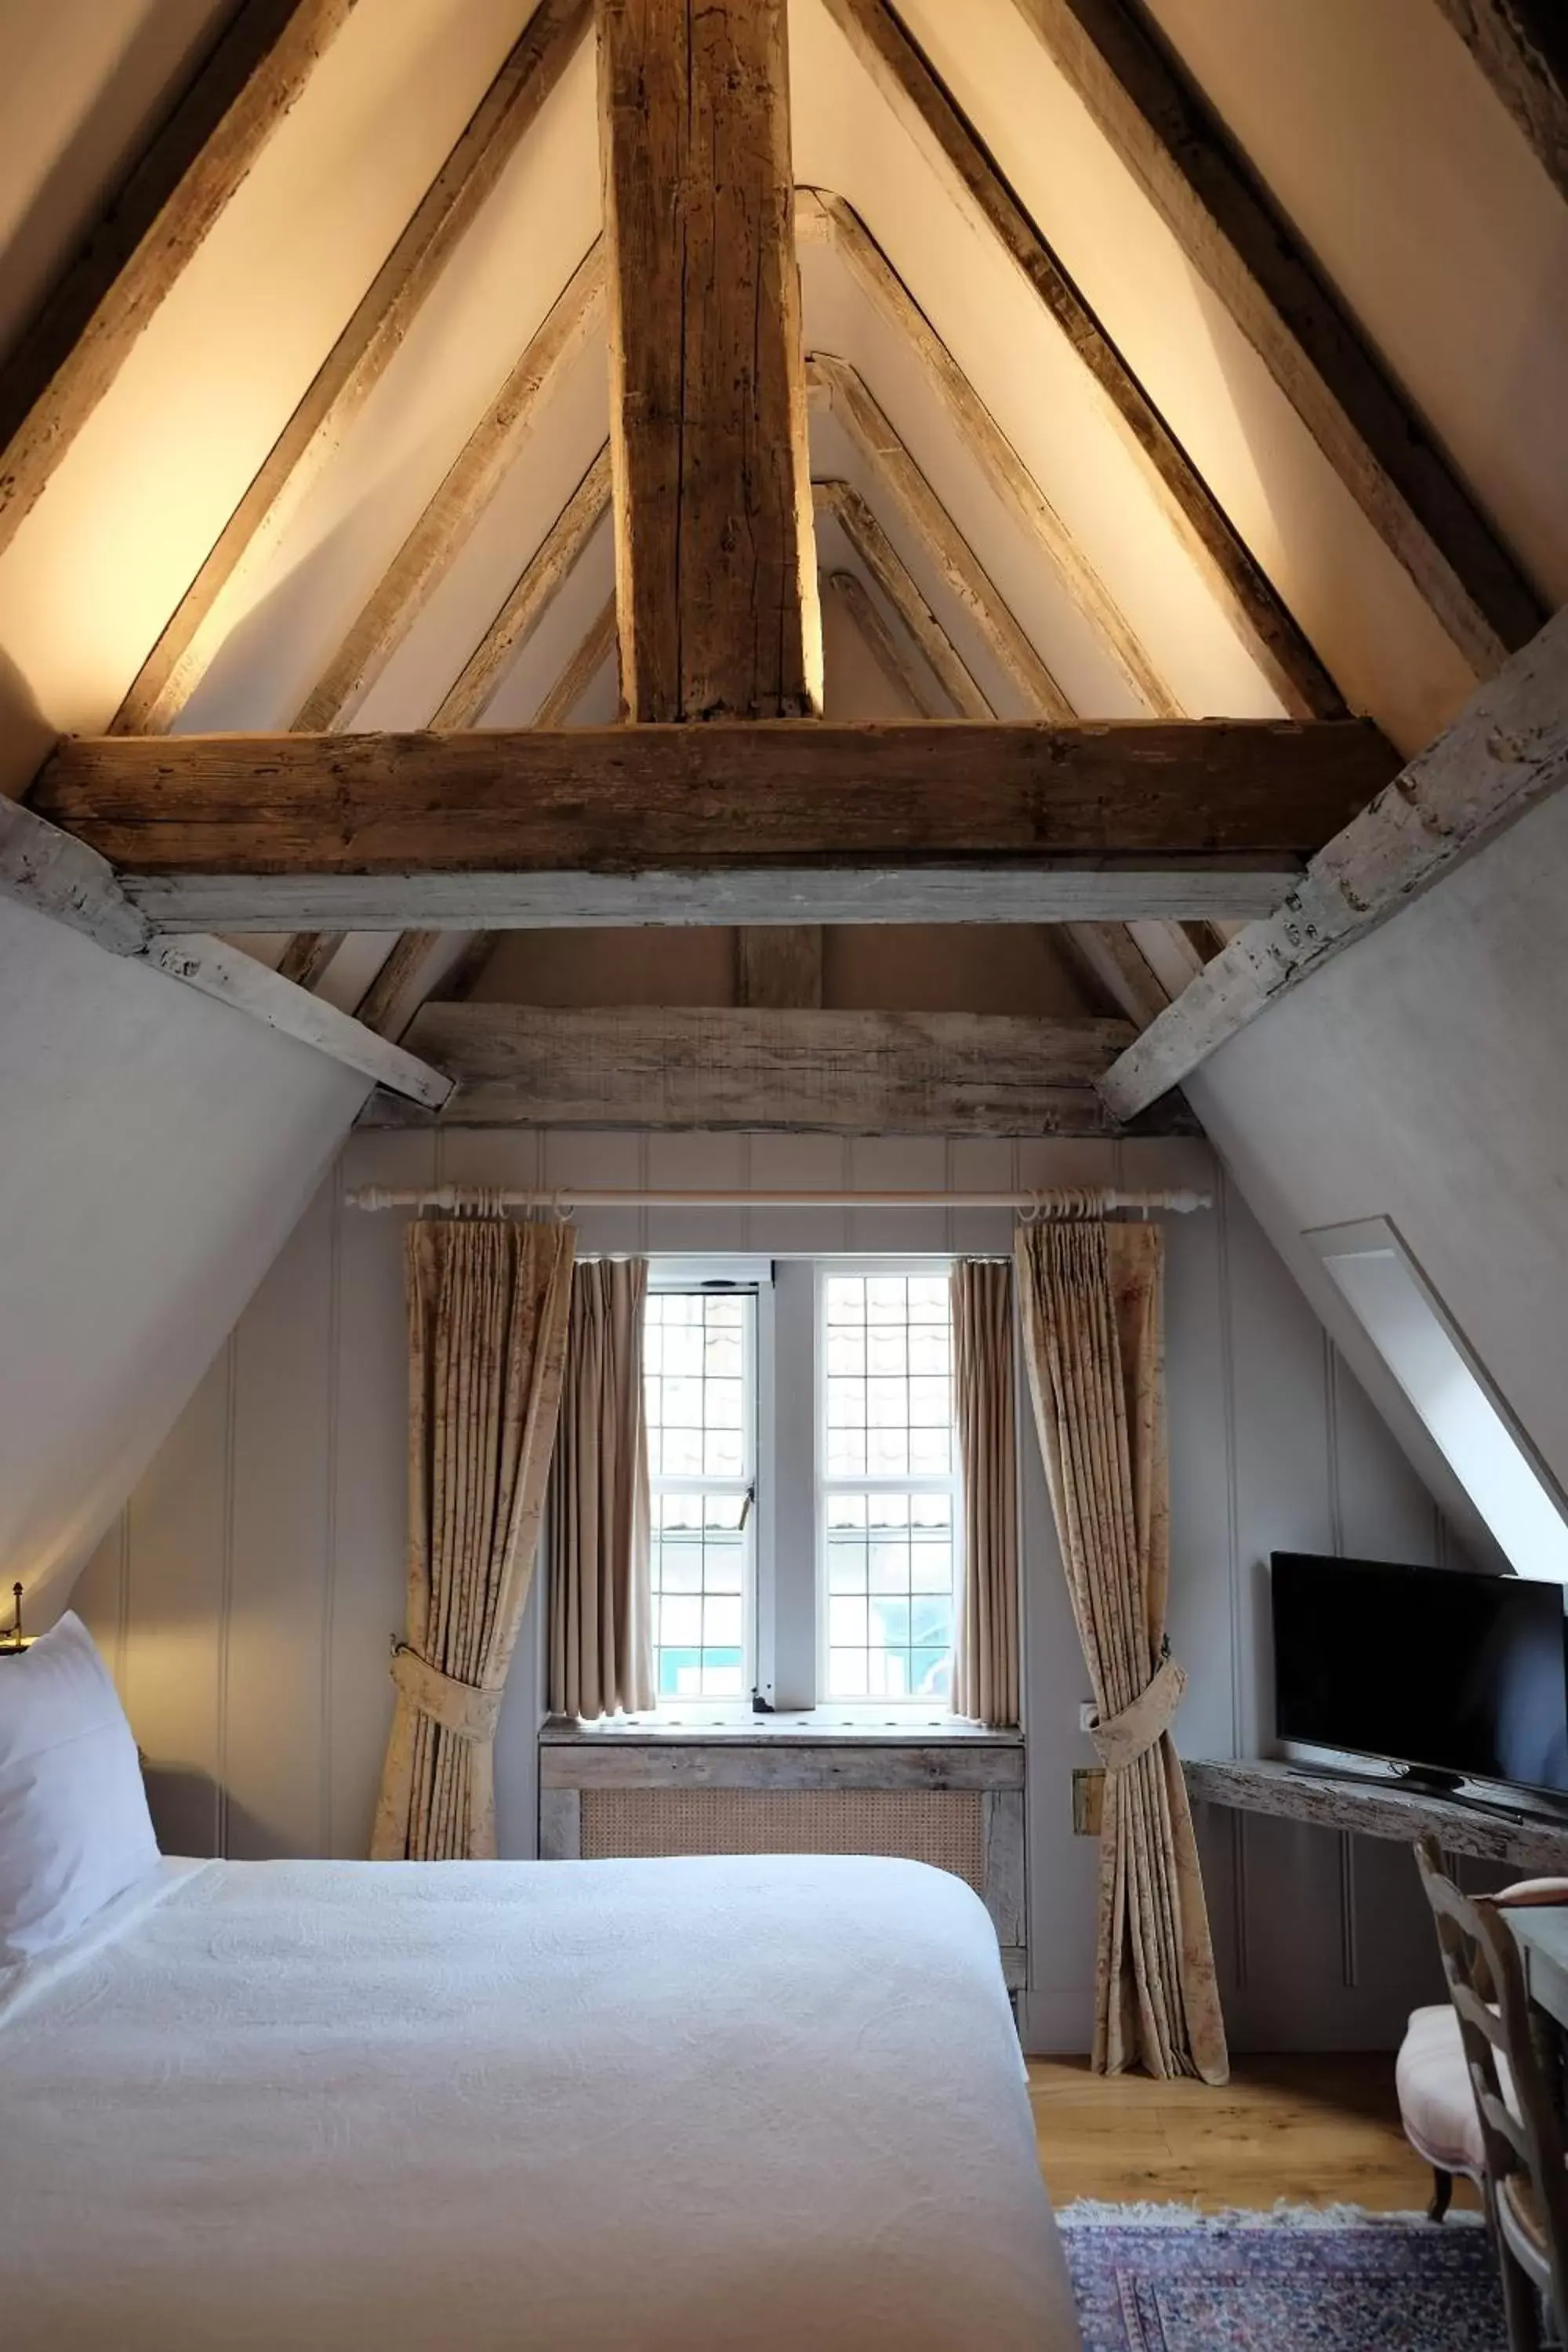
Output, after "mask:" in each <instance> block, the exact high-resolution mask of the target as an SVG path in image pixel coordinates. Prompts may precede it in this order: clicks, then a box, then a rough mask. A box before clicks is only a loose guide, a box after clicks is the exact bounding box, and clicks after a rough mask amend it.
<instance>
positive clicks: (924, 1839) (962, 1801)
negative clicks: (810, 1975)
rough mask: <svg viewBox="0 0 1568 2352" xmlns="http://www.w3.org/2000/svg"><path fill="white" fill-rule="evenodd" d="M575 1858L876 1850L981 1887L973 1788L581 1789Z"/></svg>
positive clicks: (980, 1834) (979, 1890) (978, 1798)
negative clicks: (579, 1834) (579, 1840)
mask: <svg viewBox="0 0 1568 2352" xmlns="http://www.w3.org/2000/svg"><path fill="white" fill-rule="evenodd" d="M582 1804H583V1813H582V1845H581V1849H580V1850H581V1853H582V1855H583V1858H584V1861H595V1862H603V1861H609V1860H612V1859H619V1858H621V1857H623V1856H629V1855H641V1854H677V1853H877V1854H891V1855H894V1856H896V1857H898V1858H899V1859H900V1860H902V1861H906V1862H927V1863H930V1864H932V1866H933V1867H934V1868H936V1869H937V1870H950V1871H951V1872H952V1874H953V1876H954V1877H955V1878H962V1879H963V1880H964V1881H965V1882H966V1883H967V1884H968V1885H971V1886H973V1889H974V1891H975V1893H976V1894H977V1895H979V1894H984V1888H985V1840H984V1819H983V1812H982V1805H983V1798H982V1794H981V1791H980V1790H977V1789H584V1790H583V1796H582Z"/></svg>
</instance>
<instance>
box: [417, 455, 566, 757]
mask: <svg viewBox="0 0 1568 2352" xmlns="http://www.w3.org/2000/svg"><path fill="white" fill-rule="evenodd" d="M609 504H610V446H609V443H608V442H606V443H605V446H604V447H603V448H602V449H601V450H600V452H599V454H598V456H597V457H595V460H594V462H593V464H592V465H591V466H590V467H589V468H588V470H587V472H586V473H585V474H584V477H583V478H582V480H581V481H580V482H579V483H578V485H577V487H576V488H575V489H574V491H573V493H572V495H571V497H570V498H569V499H567V501H566V504H565V505H564V506H563V508H562V509H561V512H560V513H559V514H558V515H557V516H556V518H555V520H554V521H553V522H552V524H551V526H550V529H549V530H547V531H546V532H545V534H544V537H543V538H542V540H541V541H540V543H539V546H538V548H537V550H536V551H535V552H534V554H533V555H532V556H531V559H530V561H529V562H527V563H526V564H525V565H524V566H523V569H522V572H521V574H520V575H519V578H518V581H517V584H516V586H515V587H514V588H513V589H512V592H511V593H510V596H509V597H508V598H507V600H506V603H505V604H503V605H502V606H501V608H500V612H499V613H498V614H496V616H495V619H494V620H493V621H492V622H491V623H490V625H489V628H488V629H487V630H486V631H485V634H484V635H483V636H482V637H481V638H480V639H479V644H478V645H477V646H475V648H474V650H473V652H472V653H471V654H470V655H469V656H468V660H467V662H465V664H464V665H463V669H462V674H461V676H460V677H458V678H457V680H456V681H455V682H454V684H453V685H452V687H451V688H449V690H448V691H447V694H446V695H445V696H444V697H443V698H442V701H441V704H440V708H439V709H437V713H436V716H435V718H434V719H432V720H431V721H430V724H431V725H432V727H454V728H457V727H475V726H477V725H478V724H479V720H480V719H482V718H483V717H484V715H485V712H486V711H487V710H488V709H489V706H490V704H491V703H492V702H493V701H494V699H495V697H496V695H497V693H498V692H499V691H500V686H501V684H502V681H503V680H504V678H505V677H506V676H507V673H508V671H509V670H510V668H511V667H512V665H513V663H514V662H515V661H516V660H517V659H518V656H520V655H521V652H522V649H523V647H524V646H526V645H527V643H528V641H529V639H530V637H531V636H532V635H533V632H534V630H535V629H536V628H537V627H538V626H539V624H540V622H541V621H542V619H543V618H544V615H545V614H546V612H547V611H548V610H549V608H550V606H551V604H552V603H553V601H554V598H555V596H556V593H557V592H558V591H559V590H560V589H561V588H562V587H563V585H564V583H565V582H566V581H567V580H569V579H570V578H571V576H572V573H573V572H574V570H575V569H576V567H577V564H578V562H580V560H581V558H582V556H583V553H584V549H585V548H586V547H587V544H588V541H590V540H591V539H592V538H593V536H594V533H595V531H596V530H597V529H598V528H599V525H600V523H601V522H602V521H603V520H604V518H605V514H606V512H607V511H608V509H609Z"/></svg>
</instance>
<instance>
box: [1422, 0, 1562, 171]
mask: <svg viewBox="0 0 1568 2352" xmlns="http://www.w3.org/2000/svg"><path fill="white" fill-rule="evenodd" d="M1437 5H1438V6H1439V7H1440V8H1441V9H1442V11H1443V14H1444V16H1447V19H1448V22H1449V24H1450V25H1452V26H1453V27H1454V30H1455V32H1456V33H1458V36H1459V38H1460V40H1461V41H1463V43H1464V45H1465V47H1466V48H1468V51H1469V52H1470V55H1471V56H1472V57H1473V58H1474V59H1475V61H1476V63H1477V65H1479V68H1480V69H1481V71H1482V72H1483V73H1484V74H1485V76H1486V78H1487V79H1488V81H1489V82H1490V84H1491V86H1492V89H1494V90H1495V92H1496V93H1497V96H1498V97H1499V98H1500V100H1501V101H1502V103H1503V105H1504V106H1506V107H1507V109H1508V110H1509V112H1510V114H1511V115H1512V117H1513V119H1514V121H1515V122H1517V123H1518V125H1519V127H1520V129H1521V131H1523V133H1524V135H1525V137H1526V138H1527V139H1528V140H1529V142H1530V143H1531V147H1532V148H1533V149H1534V150H1535V153H1536V156H1537V159H1538V160H1539V162H1540V163H1541V167H1542V170H1543V171H1544V172H1545V173H1547V175H1548V177H1549V178H1550V179H1551V180H1552V181H1553V182H1554V183H1555V184H1556V186H1557V188H1558V190H1559V192H1560V193H1561V194H1563V195H1565V196H1568V18H1565V17H1564V16H1563V7H1562V0H1437Z"/></svg>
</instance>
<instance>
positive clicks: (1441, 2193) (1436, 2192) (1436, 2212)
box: [1426, 2164, 1454, 2221]
mask: <svg viewBox="0 0 1568 2352" xmlns="http://www.w3.org/2000/svg"><path fill="white" fill-rule="evenodd" d="M1453 2194H1454V2176H1453V2174H1452V2173H1451V2172H1445V2171H1444V2170H1443V2168H1442V2166H1441V2165H1439V2164H1435V2165H1434V2166H1433V2167H1432V2202H1431V2203H1430V2205H1428V2206H1427V2208H1426V2219H1427V2220H1428V2221H1441V2220H1442V2218H1443V2216H1444V2214H1445V2213H1446V2212H1447V2210H1448V2206H1449V2203H1450V2202H1451V2200H1452V2198H1453Z"/></svg>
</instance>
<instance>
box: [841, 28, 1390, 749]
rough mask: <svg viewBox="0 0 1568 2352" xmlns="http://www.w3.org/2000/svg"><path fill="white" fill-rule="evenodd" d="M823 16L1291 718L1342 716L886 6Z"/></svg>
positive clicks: (1153, 411)
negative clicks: (1023, 294)
mask: <svg viewBox="0 0 1568 2352" xmlns="http://www.w3.org/2000/svg"><path fill="white" fill-rule="evenodd" d="M826 5H827V8H828V10H829V13H830V14H831V15H832V16H833V18H834V20H835V22H836V23H837V24H838V25H839V26H841V28H842V29H843V31H844V32H845V34H846V35H847V38H848V40H849V42H850V45H851V47H853V48H854V50H855V52H856V54H857V56H858V57H859V58H860V59H861V60H862V62H863V63H864V65H865V66H866V68H867V70H868V73H869V74H870V77H871V79H872V80H873V81H874V82H875V84H876V86H877V87H878V89H879V90H881V92H882V93H883V95H884V96H885V97H886V98H887V99H888V100H889V103H890V105H891V106H892V108H893V110H894V111H895V113H896V114H897V115H898V117H899V119H900V121H901V122H903V123H904V124H905V126H906V128H907V129H909V130H910V132H911V133H912V134H913V136H914V137H915V139H916V140H917V142H919V143H921V145H923V146H924V147H926V148H927V149H928V150H929V149H931V148H932V147H934V149H935V150H936V152H938V153H939V154H940V155H941V156H942V159H943V161H944V163H945V164H946V167H947V170H948V172H949V173H951V174H952V178H953V180H954V181H955V182H956V183H957V184H958V185H959V186H960V187H961V188H962V189H963V191H964V193H965V194H966V195H967V197H968V199H969V201H970V204H971V205H973V208H974V210H975V211H976V212H977V213H978V214H979V215H980V218H981V219H982V220H983V221H984V224H985V226H986V227H987V228H988V229H989V230H990V231H991V233H992V234H993V235H994V236H995V237H996V238H997V240H998V242H999V243H1000V245H1001V247H1002V248H1003V250H1004V251H1005V253H1006V255H1007V257H1008V258H1009V259H1010V260H1011V261H1012V263H1013V265H1014V267H1015V268H1016V269H1017V270H1018V272H1019V274H1020V275H1021V276H1022V278H1024V280H1025V282H1026V284H1027V285H1028V286H1029V287H1030V288H1031V289H1033V291H1034V293H1035V295H1036V296H1037V299H1039V301H1040V302H1042V303H1043V304H1044V306H1045V308H1046V309H1047V311H1048V312H1049V313H1050V316H1051V317H1052V318H1053V319H1054V320H1055V321H1056V323H1057V325H1058V327H1059V328H1060V329H1061V331H1062V332H1063V333H1064V334H1065V335H1066V337H1067V338H1068V341H1069V343H1070V344H1071V345H1072V348H1073V349H1074V351H1075V352H1077V353H1078V355H1079V359H1080V360H1081V361H1082V362H1083V363H1084V366H1085V367H1086V368H1087V370H1088V372H1089V377H1090V380H1091V381H1092V383H1093V384H1094V386H1095V388H1096V391H1097V393H1098V394H1099V395H1100V402H1101V405H1102V408H1103V412H1104V414H1105V415H1106V416H1107V418H1108V420H1109V421H1110V424H1111V425H1112V426H1113V428H1114V429H1115V430H1116V432H1117V433H1118V435H1119V436H1120V437H1121V441H1122V444H1123V446H1124V447H1125V448H1126V449H1127V450H1128V452H1129V454H1130V455H1131V457H1132V458H1133V460H1134V462H1135V463H1136V465H1137V466H1138V467H1139V469H1140V471H1141V472H1142V475H1143V478H1144V479H1145V481H1146V482H1147V483H1148V485H1149V488H1151V490H1152V492H1153V494H1154V496H1155V497H1156V499H1158V501H1159V503H1160V506H1161V508H1162V509H1163V512H1164V513H1165V515H1166V517H1167V519H1168V520H1169V522H1170V524H1171V527H1172V529H1173V531H1174V532H1175V534H1176V536H1177V538H1178V539H1179V540H1180V541H1181V543H1182V545H1183V547H1184V550H1185V551H1186V553H1187V555H1188V557H1189V558H1190V560H1191V562H1193V564H1194V568H1195V570H1196V571H1197V572H1198V574H1199V576H1200V577H1201V578H1202V579H1203V580H1204V582H1205V584H1206V586H1207V588H1208V590H1209V592H1210V593H1211V594H1212V595H1213V597H1214V598H1215V602H1216V604H1218V605H1219V607H1220V609H1221V610H1222V611H1223V612H1224V613H1225V614H1226V615H1227V616H1228V618H1229V619H1230V621H1231V624H1232V625H1233V626H1234V627H1235V628H1236V629H1237V632H1238V634H1239V635H1240V636H1241V638H1242V641H1243V642H1244V644H1246V646H1247V648H1248V650H1249V652H1250V653H1251V655H1252V656H1253V658H1254V659H1255V660H1256V661H1257V662H1258V666H1259V667H1260V668H1261V669H1262V671H1263V673H1264V675H1265V676H1266V677H1268V681H1269V683H1270V685H1271V686H1272V687H1273V688H1274V690H1275V692H1276V693H1277V694H1278V695H1279V697H1280V698H1281V700H1282V701H1283V703H1284V705H1285V707H1286V709H1289V710H1290V711H1291V712H1293V713H1295V714H1296V715H1298V716H1302V717H1307V716H1315V717H1319V718H1333V717H1338V716H1340V715H1341V714H1342V712H1343V709H1344V702H1343V698H1342V696H1341V694H1340V692H1339V689H1338V688H1337V687H1336V686H1335V685H1334V683H1333V681H1332V679H1331V677H1330V676H1329V674H1328V672H1327V670H1326V669H1325V668H1324V667H1323V665H1322V664H1321V661H1320V660H1319V659H1318V656H1317V655H1316V654H1315V653H1314V652H1313V651H1312V648H1311V646H1310V645H1309V643H1308V641H1307V639H1306V637H1305V636H1304V635H1303V634H1302V632H1301V630H1300V627H1299V626H1298V625H1297V624H1296V622H1295V621H1294V620H1293V619H1292V618H1291V615H1290V614H1289V611H1288V610H1287V608H1286V606H1285V604H1284V603H1283V600H1282V599H1281V598H1280V596H1279V594H1278V593H1277V592H1276V590H1275V589H1274V588H1273V587H1272V585H1271V584H1270V583H1269V581H1268V578H1267V576H1266V574H1265V573H1264V572H1263V571H1262V569H1261V567H1260V566H1259V565H1258V562H1256V561H1255V559H1254V558H1253V556H1252V555H1251V553H1250V552H1249V551H1248V550H1247V547H1246V546H1245V545H1244V543H1243V541H1241V539H1240V537H1239V536H1238V534H1237V532H1236V531H1235V530H1233V529H1232V527H1231V524H1230V522H1229V520H1228V519H1227V517H1226V514H1225V513H1224V511H1223V509H1221V507H1220V506H1219V504H1218V502H1217V500H1216V499H1215V497H1214V496H1213V494H1212V492H1211V491H1210V490H1209V488H1208V487H1207V485H1206V484H1205V482H1204V480H1203V478H1202V477H1201V476H1200V475H1199V473H1198V472H1197V469H1196V468H1195V467H1194V465H1193V463H1192V461H1191V459H1190V458H1189V457H1187V455H1186V452H1185V451H1184V449H1183V447H1182V446H1181V444H1180V442H1179V441H1178V440H1177V439H1176V437H1175V436H1174V435H1173V433H1172V431H1171V429H1170V427H1169V426H1168V425H1166V423H1165V421H1164V419H1163V416H1162V415H1160V413H1159V410H1158V409H1157V408H1156V407H1155V405H1154V404H1153V402H1152V400H1151V399H1150V398H1149V396H1148V394H1146V393H1145V391H1144V390H1143V387H1142V384H1140V383H1139V382H1138V380H1137V378H1136V377H1135V376H1134V375H1133V373H1132V371H1131V368H1130V367H1129V366H1128V364H1127V362H1126V361H1125V360H1124V359H1123V357H1122V355H1121V352H1119V351H1118V350H1117V348H1116V345H1115V344H1114V343H1113V342H1112V341H1111V340H1110V336H1109V335H1108V334H1107V333H1106V331H1105V330H1104V328H1103V327H1102V326H1101V325H1100V320H1098V319H1097V318H1096V316H1095V314H1094V312H1093V311H1092V310H1090V308H1089V304H1088V303H1087V302H1086V301H1085V299H1084V298H1083V296H1082V294H1081V293H1080V292H1079V289H1078V287H1077V286H1076V285H1075V284H1074V283H1073V281H1072V279H1071V278H1069V277H1068V273H1067V271H1066V270H1065V269H1064V268H1063V267H1062V265H1061V262H1060V260H1059V259H1058V257H1057V255H1056V254H1055V253H1054V252H1053V250H1052V249H1051V247H1050V246H1049V245H1048V244H1047V241H1046V239H1045V238H1044V237H1043V236H1041V234H1040V232H1039V230H1038V228H1037V226H1036V225H1035V223H1034V222H1033V221H1032V220H1031V219H1030V218H1029V216H1028V215H1027V214H1026V212H1025V210H1024V208H1023V206H1022V205H1020V204H1019V202H1018V200H1017V198H1016V195H1015V194H1013V191H1012V190H1011V189H1010V188H1009V187H1008V186H1007V184H1006V183H1005V180H1004V179H1003V178H1002V176H1001V174H1000V173H999V172H998V171H997V169H996V166H995V164H994V163H993V162H992V160H991V158H990V156H989V155H987V153H986V152H985V151H984V148H983V147H982V146H981V144H980V142H979V141H978V140H977V139H976V137H975V135H974V133H973V131H972V129H971V128H970V126H969V124H968V123H967V122H966V121H964V120H963V116H962V115H961V114H960V113H959V112H958V110H957V109H956V108H955V107H954V105H953V104H952V100H951V99H950V98H949V97H948V95H947V92H946V91H945V89H943V88H942V84H941V82H940V81H939V80H938V79H937V78H936V76H935V75H934V74H933V73H932V72H931V68H930V67H929V66H928V65H927V63H926V61H925V59H924V58H923V57H922V56H921V52H920V50H919V49H918V48H917V47H915V45H914V43H913V42H912V41H911V40H910V37H909V35H908V34H907V33H906V32H905V30H904V28H903V26H901V25H900V22H899V20H898V18H897V17H896V16H894V14H893V12H892V10H891V8H890V7H889V6H888V5H886V0H826Z"/></svg>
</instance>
